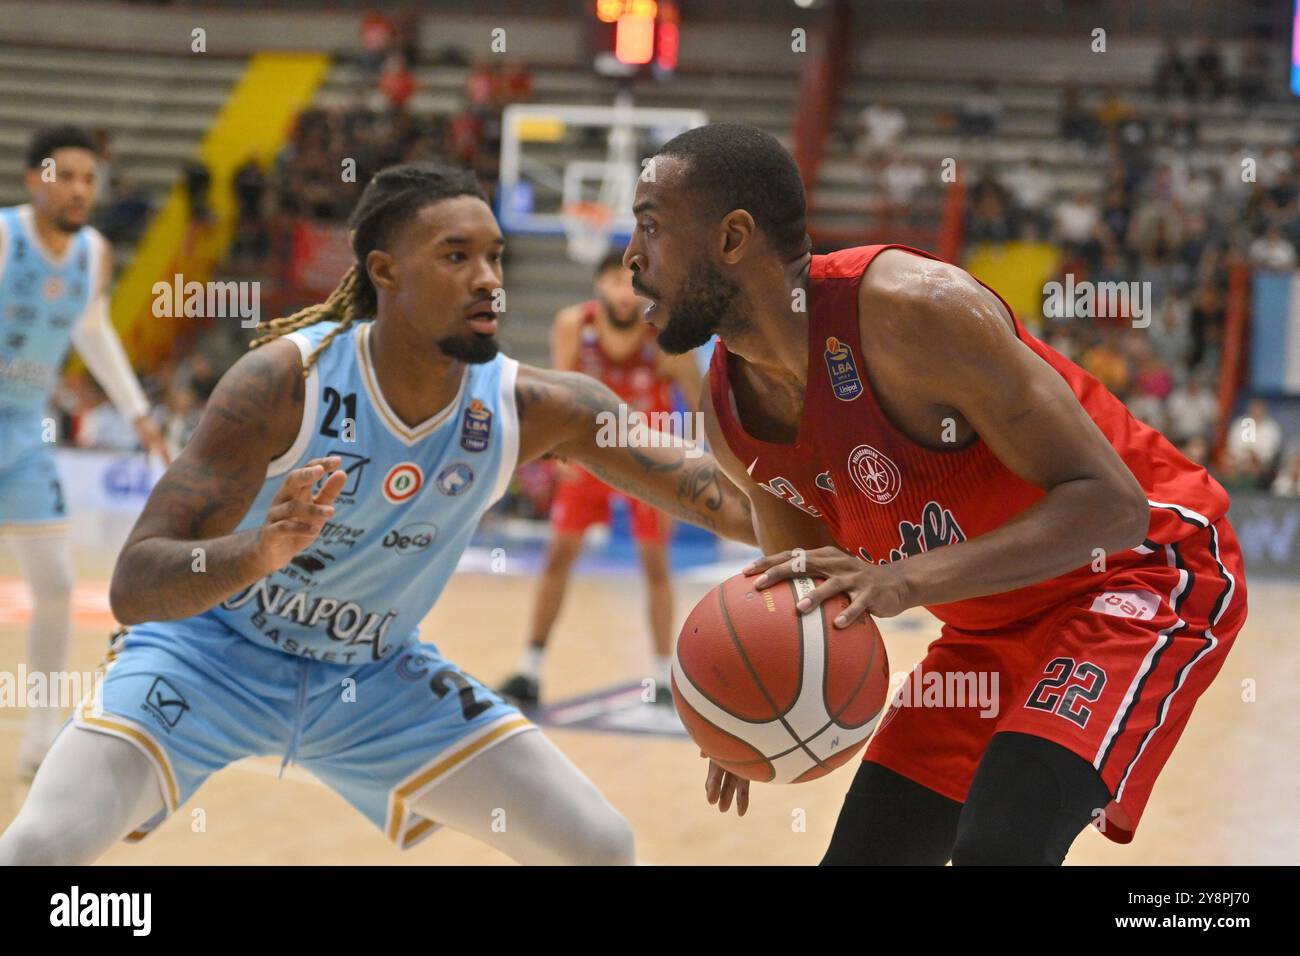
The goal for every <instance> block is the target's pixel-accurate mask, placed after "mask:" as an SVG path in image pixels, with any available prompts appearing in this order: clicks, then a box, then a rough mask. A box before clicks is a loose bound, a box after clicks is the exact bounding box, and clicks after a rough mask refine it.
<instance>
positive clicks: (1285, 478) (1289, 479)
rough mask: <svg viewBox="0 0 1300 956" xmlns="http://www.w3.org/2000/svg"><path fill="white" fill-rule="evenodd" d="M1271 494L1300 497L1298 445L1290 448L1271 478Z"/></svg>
mask: <svg viewBox="0 0 1300 956" xmlns="http://www.w3.org/2000/svg"><path fill="white" fill-rule="evenodd" d="M1273 494H1275V495H1281V496H1282V497H1285V498H1300V446H1298V447H1295V448H1292V449H1291V450H1290V451H1289V452H1288V453H1287V454H1286V457H1285V458H1284V459H1283V462H1282V467H1281V468H1279V469H1278V472H1277V477H1276V478H1275V479H1273Z"/></svg>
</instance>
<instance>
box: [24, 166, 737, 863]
mask: <svg viewBox="0 0 1300 956" xmlns="http://www.w3.org/2000/svg"><path fill="white" fill-rule="evenodd" d="M351 225H352V229H353V231H352V247H353V251H354V253H355V255H356V264H355V265H354V266H353V268H352V269H351V270H350V271H349V272H348V274H347V275H346V277H345V278H344V280H343V282H342V284H341V285H340V286H339V288H338V289H336V290H335V292H334V293H333V294H332V295H331V296H330V298H329V299H328V300H326V302H325V303H323V304H322V305H320V306H314V307H312V308H309V309H306V310H304V311H303V312H300V313H298V314H297V315H293V316H289V317H288V318H286V319H281V320H278V321H277V322H274V323H272V324H271V326H270V327H269V329H268V334H267V335H266V336H264V337H263V338H262V339H261V340H259V342H258V343H256V344H259V345H261V347H260V348H258V349H256V350H255V351H253V352H251V353H250V354H248V355H246V356H244V357H243V358H242V359H240V361H238V362H237V363H235V365H234V366H233V367H232V368H231V369H230V371H228V372H227V373H226V375H225V376H224V377H223V378H222V380H221V382H220V383H219V384H218V386H217V388H216V390H215V391H214V393H213V395H212V398H211V400H210V401H209V403H208V407H207V410H206V412H205V414H204V416H203V420H202V422H201V424H200V425H199V427H198V429H197V431H196V432H195V434H194V436H193V438H192V439H191V441H190V443H189V444H188V445H187V446H186V448H185V450H184V451H183V452H182V454H181V455H180V456H179V458H178V459H177V461H176V463H175V464H174V465H172V467H171V468H170V469H169V470H168V471H167V473H166V474H165V475H164V476H163V477H162V479H161V480H160V481H159V483H158V485H157V486H156V487H155V489H154V491H153V494H152V495H151V496H150V498H149V502H148V504H147V505H146V506H145V510H144V513H143V514H142V515H141V517H140V520H139V522H138V523H137V525H136V527H135V529H134V531H133V532H132V534H131V536H130V538H129V539H128V541H127V543H126V545H125V547H124V548H123V551H122V554H121V556H120V558H119V559H118V563H117V566H116V569H115V571H114V574H113V583H112V589H111V600H112V606H113V611H114V614H115V615H116V616H117V617H118V619H119V620H121V621H122V622H124V623H125V624H127V625H128V627H127V628H126V629H125V632H124V633H121V634H120V636H117V637H116V638H115V640H114V642H113V644H112V646H111V648H110V652H109V661H108V664H107V672H106V675H105V679H104V682H103V687H102V694H101V695H99V697H98V699H92V700H88V701H87V702H86V703H85V704H84V705H83V706H82V708H81V709H80V710H79V711H78V712H77V714H76V716H75V718H74V723H73V725H71V726H69V727H68V728H66V729H65V730H64V731H63V732H62V733H61V734H60V736H59V737H58V739H57V740H56V741H55V743H54V746H53V747H52V748H51V750H50V753H49V756H48V757H47V758H46V760H45V762H44V764H43V765H42V766H41V769H40V771H39V773H38V774H37V776H36V779H35V781H34V782H33V785H32V789H31V792H30V794H29V795H28V798H27V801H26V803H25V804H24V805H23V807H22V809H21V810H20V812H19V814H18V816H17V818H16V819H15V820H14V822H13V823H12V825H11V826H10V827H9V829H8V830H7V831H6V832H5V834H4V835H3V837H0V862H5V863H36V862H57V863H80V862H86V861H90V860H93V859H95V858H96V857H97V856H99V855H100V854H101V853H102V852H103V851H104V850H105V849H107V848H108V847H109V846H110V845H112V843H113V842H114V841H115V840H118V839H120V838H122V837H124V836H129V837H132V838H139V837H141V836H143V835H144V834H146V833H147V832H148V831H149V830H150V829H152V828H153V827H155V826H156V825H157V824H158V823H159V822H160V821H161V820H162V819H163V818H164V817H166V816H167V815H168V814H170V813H173V812H175V811H176V810H177V808H178V807H180V806H181V805H182V804H184V803H185V801H186V800H188V799H189V797H190V796H191V795H192V794H193V793H194V792H195V791H196V790H197V789H198V788H199V786H200V785H201V784H202V783H203V781H204V780H206V779H207V777H208V776H209V775H210V774H212V773H213V772H214V771H216V770H219V769H221V768H222V767H224V766H225V765H226V764H228V763H230V762H231V761H233V760H238V759H240V758H242V757H245V756H249V755H255V754H273V755H278V756H281V757H282V758H283V760H284V762H285V763H286V764H287V763H288V762H290V761H294V762H296V763H298V764H299V765H301V766H302V767H304V768H306V769H307V770H309V771H310V772H311V773H313V774H314V775H315V776H316V777H318V778H319V779H320V780H322V781H323V782H325V783H326V784H327V785H329V786H330V787H332V788H333V789H334V790H335V791H337V792H338V793H339V794H341V795H342V796H343V797H344V798H345V799H346V800H348V801H349V802H350V803H351V804H352V805H353V806H355V807H356V808H357V809H358V810H360V811H361V812H362V813H363V814H365V815H366V817H368V818H369V819H370V820H371V821H372V822H373V823H374V824H375V825H376V826H377V827H379V828H380V829H381V830H382V831H383V832H384V833H385V834H386V835H387V836H388V838H389V839H391V840H392V841H393V842H394V843H395V844H396V845H397V846H399V847H408V846H411V845H413V844H414V843H415V842H416V841H417V840H419V839H420V838H422V837H424V836H426V835H428V834H429V833H430V832H431V831H432V830H433V829H434V828H435V827H437V826H438V825H447V826H451V827H453V828H455V829H457V830H460V831H462V832H464V833H466V834H469V835H471V836H473V837H476V838H478V839H480V840H482V841H483V842H485V843H489V844H491V845H493V846H495V847H497V848H499V849H500V850H501V851H503V852H504V853H506V854H507V855H508V856H510V857H512V858H514V859H515V860H518V861H520V862H527V863H630V862H632V861H633V858H634V850H633V841H632V834H631V831H630V828H629V827H628V825H627V823H626V821H625V820H624V819H623V817H622V816H621V815H620V814H619V813H618V812H617V811H616V810H615V809H614V808H613V807H612V806H610V804H609V803H608V802H607V801H606V800H605V799H604V797H603V796H602V795H601V794H600V793H599V791H597V789H596V788H595V786H593V785H592V784H591V782H590V781H588V780H587V779H586V778H585V777H584V776H583V775H582V774H581V773H580V772H579V771H578V769H577V768H576V767H574V765H573V764H572V763H570V762H569V760H568V759H567V758H565V757H564V755H563V754H561V753H560V751H559V750H558V749H557V748H556V747H555V746H554V745H553V744H551V743H550V742H549V741H548V740H547V739H546V738H545V737H543V735H542V734H541V733H537V732H535V731H536V728H535V727H534V726H533V725H532V724H531V723H530V722H529V721H528V720H527V719H525V718H524V717H523V716H521V714H520V713H519V711H517V710H516V709H515V708H514V707H512V706H510V705H508V704H507V703H505V702H504V701H503V700H502V699H501V698H500V697H498V696H497V695H496V694H495V693H494V692H493V691H492V690H491V689H490V688H488V687H486V686H484V685H483V684H481V683H480V682H478V681H477V680H475V679H474V678H472V677H470V676H469V675H468V674H466V673H465V672H463V671H462V670H460V669H459V668H458V667H456V665H454V664H452V663H451V662H450V661H447V660H446V659H445V658H443V657H442V655H441V654H440V653H439V651H438V648H437V647H436V646H435V644H433V643H428V642H425V643H421V642H420V638H419V634H418V632H417V625H418V624H419V622H420V621H421V619H422V618H424V616H425V615H426V614H427V613H428V611H429V609H430V608H431V607H432V606H433V604H434V602H435V601H436V600H437V598H438V595H439V594H440V593H441V591H442V589H443V588H444V587H445V586H446V585H447V583H448V580H449V579H450V578H451V575H452V572H453V570H454V569H455V566H456V563H457V560H458V559H459V557H460V555H461V553H462V552H463V550H464V548H465V546H466V543H467V542H468V541H469V539H470V536H471V535H472V533H473V531H474V528H475V526H476V525H477V524H478V521H479V518H480V517H481V516H482V515H483V513H484V511H486V510H487V508H488V507H489V506H490V505H491V504H492V503H493V502H494V501H495V500H497V499H498V498H499V497H500V496H501V494H502V493H503V492H504V491H505V488H506V485H507V482H508V481H509V479H510V475H511V472H512V471H513V470H514V468H515V467H516V465H518V464H521V463H523V462H526V461H529V460H532V459H535V458H538V457H540V456H544V455H551V456H554V457H558V458H564V459H572V460H573V461H575V462H578V463H580V464H581V465H582V467H584V468H586V469H587V470H589V471H591V472H593V473H595V474H596V475H597V476H598V477H600V478H601V479H603V480H605V481H606V482H608V483H610V484H612V485H614V486H616V487H618V488H620V489H621V490H623V491H625V492H627V493H629V494H632V495H635V496H637V497H639V498H643V499H645V500H646V501H648V502H650V503H652V504H654V505H656V506H657V507H659V508H661V509H663V510H665V511H667V512H669V513H671V514H673V515H676V516H678V517H681V518H683V519H685V520H688V521H693V522H695V523H697V524H701V525H703V526H705V527H709V528H712V529H713V530H715V531H718V532H719V533H721V534H725V535H728V536H731V537H735V538H738V539H740V540H744V541H748V542H752V541H753V531H752V525H751V522H750V516H749V510H748V507H747V506H746V504H745V502H744V499H743V497H742V496H741V495H740V494H739V493H738V492H737V491H736V489H735V487H734V486H733V485H731V484H729V483H728V482H727V480H726V479H725V478H723V477H722V475H721V473H720V472H719V471H718V469H717V467H716V465H715V463H714V461H713V459H712V458H711V457H710V456H708V455H700V454H699V452H698V450H695V449H689V448H683V447H682V446H681V445H680V443H678V444H677V447H671V445H670V443H671V442H672V439H671V438H670V437H669V436H659V435H658V434H657V433H656V435H655V436H653V438H652V439H651V441H652V442H660V441H661V442H662V445H661V446H659V447H630V448H628V447H601V444H600V437H599V435H600V430H599V428H598V416H599V415H600V414H601V413H611V414H616V412H617V408H618V399H617V397H616V396H615V395H614V393H613V392H611V391H610V390H609V389H608V388H606V387H605V386H603V385H601V384H600V383H598V382H596V381H595V380H593V379H590V378H587V377H586V376H583V375H580V374H577V373H573V372H552V371H544V370H541V369H536V368H531V367H529V366H523V365H519V364H518V363H517V362H515V361H514V360H512V359H509V358H506V357H505V356H504V355H501V354H499V353H498V351H497V341H496V332H497V314H496V312H494V310H493V300H494V295H495V294H496V293H497V291H498V290H499V288H500V286H501V282H502V272H501V255H502V248H503V240H502V237H501V232H500V229H499V228H498V226H497V223H496V220H495V218H494V217H493V215H492V211H491V209H490V208H489V206H488V204H487V202H486V199H485V197H484V194H483V192H482V191H481V189H480V187H479V186H478V183H477V182H476V180H475V179H474V177H473V175H472V174H470V173H467V172H460V171H455V170H449V169H445V168H441V167H438V166H433V165H430V164H423V163H420V164H410V165H404V166H397V167H393V168H390V169H387V170H385V171H383V172H381V173H379V174H378V175H377V176H376V177H375V178H374V180H372V181H371V183H370V184H369V185H368V186H367V187H366V190H365V192H364V193H363V195H362V197H361V199H360V201H359V203H358V206H357V209H356V210H355V211H354V213H353V216H352V221H351ZM462 586H465V585H462ZM431 636H432V637H433V638H434V639H435V640H436V637H437V635H431ZM483 639H485V640H488V639H491V635H490V634H484V635H483Z"/></svg>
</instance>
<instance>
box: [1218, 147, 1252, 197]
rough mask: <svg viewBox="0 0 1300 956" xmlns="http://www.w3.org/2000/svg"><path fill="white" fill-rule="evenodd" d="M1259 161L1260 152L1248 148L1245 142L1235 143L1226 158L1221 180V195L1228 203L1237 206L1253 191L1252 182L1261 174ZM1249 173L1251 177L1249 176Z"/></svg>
mask: <svg viewBox="0 0 1300 956" xmlns="http://www.w3.org/2000/svg"><path fill="white" fill-rule="evenodd" d="M1258 161H1259V154H1258V153H1257V152H1255V151H1253V150H1248V149H1246V144H1245V143H1242V142H1237V143H1235V144H1233V148H1232V151H1231V152H1230V153H1229V154H1228V158H1227V159H1226V160H1224V163H1223V167H1222V175H1221V177H1220V180H1219V183H1220V186H1219V188H1220V191H1221V195H1222V197H1223V199H1224V200H1226V203H1227V204H1228V205H1231V206H1236V205H1238V204H1240V203H1242V202H1244V201H1245V199H1246V196H1247V195H1248V194H1249V193H1250V191H1251V183H1253V182H1255V180H1256V179H1257V178H1258V175H1259V171H1258V168H1257V164H1258ZM1248 175H1249V177H1250V178H1247V177H1248Z"/></svg>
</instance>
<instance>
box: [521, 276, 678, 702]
mask: <svg viewBox="0 0 1300 956" xmlns="http://www.w3.org/2000/svg"><path fill="white" fill-rule="evenodd" d="M595 289H596V298H594V299H590V300H588V301H586V302H581V303H579V304H577V305H574V306H570V307H569V308H567V309H562V310H561V311H560V312H559V313H557V314H556V316H555V324H554V326H553V328H552V331H551V364H552V366H553V367H554V368H556V369H560V370H564V371H576V372H582V373H584V374H586V375H590V376H591V377H592V378H596V379H599V380H600V381H601V382H604V383H605V384H606V385H608V386H609V387H610V388H611V389H613V390H614V392H615V393H616V394H617V395H618V397H619V398H620V399H621V400H622V401H624V402H625V403H626V404H627V406H628V411H629V413H630V412H633V411H636V412H641V413H643V414H645V415H651V414H654V413H656V412H671V411H672V410H673V402H672V386H673V385H674V384H675V385H676V386H677V387H678V389H679V390H680V392H681V395H682V400H683V402H684V404H685V406H686V409H687V410H688V411H689V412H691V413H694V411H695V409H696V407H697V403H698V398H699V391H700V381H701V376H700V371H699V369H698V367H697V366H696V364H695V361H694V359H693V358H692V357H691V355H689V354H686V355H668V354H666V353H665V352H664V351H663V350H662V349H660V348H659V346H658V345H656V344H655V338H656V336H657V334H658V333H657V332H655V330H654V328H653V327H651V326H649V325H647V324H646V323H645V322H643V321H642V319H641V312H642V310H643V308H644V307H645V305H646V304H647V303H646V300H644V299H642V298H640V297H639V296H638V295H637V294H636V292H635V291H633V289H632V272H631V270H630V269H628V268H627V267H626V266H624V265H623V253H622V252H621V251H620V252H611V253H610V254H609V255H607V256H606V257H605V258H604V259H602V260H601V261H600V263H599V264H598V265H597V266H596V282H595ZM616 497H617V498H621V499H623V501H624V502H625V503H626V504H627V507H628V514H629V518H630V521H631V526H632V537H633V539H634V540H635V541H636V546H637V552H638V554H639V555H640V558H641V567H642V569H643V571H644V572H645V582H646V604H647V610H648V613H649V618H650V633H651V637H652V639H653V641H654V648H655V670H654V678H655V703H662V704H671V703H672V693H671V691H670V690H669V683H668V681H669V661H670V655H671V654H672V642H673V636H672V625H673V590H672V582H671V580H670V579H669V568H668V543H669V539H670V537H671V536H672V519H670V518H668V517H667V516H666V515H664V514H663V513H661V512H660V511H658V510H656V509H655V508H654V507H653V506H651V505H648V504H646V503H644V502H641V501H637V500H635V499H633V498H628V497H627V496H625V495H622V494H621V493H619V492H617V491H615V490H614V489H613V488H611V487H609V485H607V484H605V483H604V482H602V481H601V480H600V479H598V478H595V477H593V476H592V475H591V474H590V473H588V472H586V471H584V470H583V469H582V468H579V467H578V466H576V465H570V464H567V463H564V462H559V463H557V464H556V488H555V499H554V501H553V502H552V504H551V529H552V537H551V546H550V549H549V550H548V551H547V553H546V562H545V566H544V569H543V571H542V575H541V577H540V578H539V579H538V582H537V591H536V594H535V595H534V598H533V610H532V618H531V633H530V634H529V639H528V647H527V648H526V649H525V651H524V655H523V658H522V659H521V660H520V662H519V671H518V673H516V674H513V675H511V676H510V677H509V678H507V679H506V681H505V682H504V683H503V684H502V685H501V688H500V689H501V693H503V694H505V695H506V696H508V697H512V698H514V699H515V700H517V701H518V702H519V703H521V704H523V705H525V706H533V705H535V704H537V702H538V699H539V696H540V693H541V690H540V688H541V669H542V657H543V654H544V652H545V650H546V642H547V641H548V640H549V639H550V636H551V629H552V628H553V627H554V626H555V621H556V618H558V617H559V615H560V609H561V608H562V607H563V606H564V594H565V590H566V589H567V587H568V584H569V577H570V575H571V574H572V572H573V564H574V562H575V561H576V560H577V559H578V556H579V555H580V554H581V553H582V543H583V536H584V535H585V533H586V531H587V529H588V528H590V527H591V526H592V525H593V524H608V523H609V520H610V502H611V500H612V499H613V498H616Z"/></svg>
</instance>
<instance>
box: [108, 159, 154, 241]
mask: <svg viewBox="0 0 1300 956" xmlns="http://www.w3.org/2000/svg"><path fill="white" fill-rule="evenodd" d="M152 209H153V204H152V202H151V201H150V199H149V194H148V193H146V192H145V191H144V189H142V188H141V187H140V186H139V184H137V183H136V181H135V180H134V179H132V178H131V177H130V176H128V175H127V174H126V173H124V172H119V173H117V174H116V175H115V176H114V177H113V181H112V184H111V193H110V196H109V200H108V204H107V205H106V206H105V207H104V210H103V212H101V213H100V214H99V216H98V217H97V220H98V221H97V225H98V227H99V231H100V232H102V233H103V234H104V238H106V239H107V240H108V241H109V242H114V243H122V244H124V245H134V244H135V243H137V242H139V241H140V237H141V236H142V235H144V230H145V226H146V225H148V222H149V214H150V212H152Z"/></svg>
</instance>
